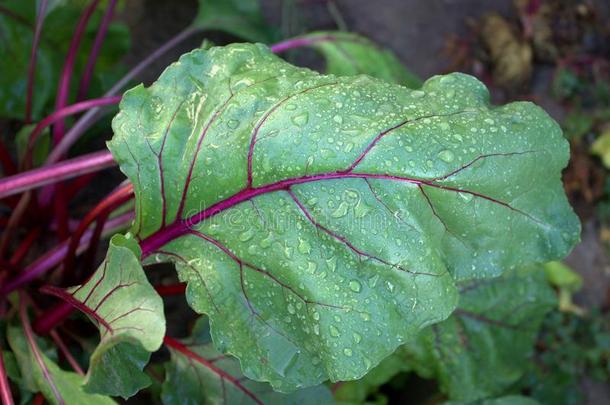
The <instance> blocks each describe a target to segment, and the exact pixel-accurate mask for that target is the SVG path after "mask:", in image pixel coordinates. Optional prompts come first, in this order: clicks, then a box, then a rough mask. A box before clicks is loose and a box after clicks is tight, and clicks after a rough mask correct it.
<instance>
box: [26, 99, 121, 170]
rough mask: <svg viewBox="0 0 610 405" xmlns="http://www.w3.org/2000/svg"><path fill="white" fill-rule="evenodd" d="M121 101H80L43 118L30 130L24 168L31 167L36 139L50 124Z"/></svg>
mask: <svg viewBox="0 0 610 405" xmlns="http://www.w3.org/2000/svg"><path fill="white" fill-rule="evenodd" d="M119 101H121V96H115V97H102V98H94V99H92V100H87V101H81V102H80V103H75V104H72V105H69V106H67V107H64V108H62V109H60V110H57V111H55V112H53V113H52V114H51V115H49V116H47V117H45V118H44V119H43V120H42V121H40V122H39V123H38V124H37V125H36V127H34V129H33V130H32V133H31V134H30V137H29V140H28V146H27V149H26V152H25V155H24V158H23V161H24V166H25V167H30V166H31V159H32V153H33V149H34V145H35V143H36V139H38V137H39V136H40V134H41V133H42V131H43V130H44V129H45V128H46V127H48V126H49V125H51V124H54V123H55V122H57V121H59V120H61V119H62V118H64V117H67V116H69V115H73V114H77V113H79V112H81V111H85V110H91V108H95V107H101V106H106V105H110V104H118V103H119Z"/></svg>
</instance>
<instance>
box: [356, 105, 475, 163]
mask: <svg viewBox="0 0 610 405" xmlns="http://www.w3.org/2000/svg"><path fill="white" fill-rule="evenodd" d="M472 112H473V111H455V112H452V113H448V114H440V115H439V114H431V115H424V116H421V117H417V118H412V119H411V118H408V119H406V120H404V121H402V122H399V123H398V124H396V125H394V126H393V127H390V128H388V129H385V130H383V131H381V132H380V133H379V134H377V136H375V138H373V140H372V141H371V142H370V143H369V144H368V145H367V146H366V148H364V150H363V151H362V153H360V155H359V156H358V157H357V158H356V160H354V162H353V163H352V164H351V165H350V166H349V167H348V168H347V169H345V172H346V173H349V172H351V171H352V170H354V169H355V168H356V167H357V166H358V165H359V164H360V162H362V160H363V159H364V158H365V157H366V156H367V155H368V154H369V152H370V151H371V150H372V149H373V148H374V147H375V145H377V143H378V142H379V141H380V140H381V139H382V138H383V137H385V136H386V135H388V134H390V133H391V132H392V131H394V130H396V129H399V128H401V127H403V126H405V125H406V124H411V123H413V122H417V121H421V120H423V119H426V118H438V117H451V116H453V115H458V114H468V113H472Z"/></svg>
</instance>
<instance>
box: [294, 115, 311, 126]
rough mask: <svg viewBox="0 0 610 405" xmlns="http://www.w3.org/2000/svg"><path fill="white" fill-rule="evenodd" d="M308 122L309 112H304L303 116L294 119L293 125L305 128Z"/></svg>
mask: <svg viewBox="0 0 610 405" xmlns="http://www.w3.org/2000/svg"><path fill="white" fill-rule="evenodd" d="M308 121H309V113H308V112H304V113H302V114H299V115H295V116H294V117H292V123H293V124H294V125H296V126H297V127H304V126H305V125H306V124H307V122H308Z"/></svg>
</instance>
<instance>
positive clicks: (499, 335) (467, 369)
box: [402, 267, 556, 401]
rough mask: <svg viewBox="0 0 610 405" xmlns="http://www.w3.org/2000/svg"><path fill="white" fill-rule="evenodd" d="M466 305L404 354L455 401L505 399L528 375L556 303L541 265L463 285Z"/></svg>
mask: <svg viewBox="0 0 610 405" xmlns="http://www.w3.org/2000/svg"><path fill="white" fill-rule="evenodd" d="M460 287H461V295H460V305H459V307H458V309H457V310H456V311H455V313H454V314H453V315H452V316H451V317H450V318H449V319H448V320H446V321H444V322H441V323H439V324H437V325H434V326H432V327H430V328H428V329H426V331H424V332H422V334H421V335H420V336H419V338H418V340H417V342H416V343H415V344H407V345H405V346H403V348H402V351H403V352H402V353H403V356H404V357H405V358H406V359H410V360H407V361H409V362H410V363H411V364H412V365H413V367H414V368H415V370H416V371H417V372H418V373H420V374H421V375H423V376H425V377H435V378H437V379H438V380H439V382H440V384H441V389H442V391H443V392H446V393H447V394H448V395H449V397H450V398H452V399H459V400H465V401H474V400H478V399H481V398H486V397H490V396H495V395H499V394H501V393H502V392H504V390H505V389H506V388H507V387H509V386H510V385H511V384H513V383H514V382H515V381H517V380H518V379H519V378H520V377H521V375H522V374H523V373H524V372H525V370H526V368H527V364H528V359H529V356H530V354H531V352H532V350H533V346H534V342H535V338H536V336H537V333H538V329H539V326H540V323H541V322H542V320H543V318H544V315H545V314H546V313H547V312H548V311H549V310H550V309H552V308H553V307H554V306H555V305H556V300H555V296H554V294H553V291H552V289H551V288H550V287H549V285H548V284H547V283H546V280H545V275H544V272H543V270H542V269H541V268H540V267H529V268H523V269H521V270H518V271H511V272H508V273H506V274H505V275H503V276H501V277H499V278H496V279H491V280H478V281H471V282H465V283H462V284H461V286H460Z"/></svg>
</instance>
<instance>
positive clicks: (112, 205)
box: [64, 184, 133, 276]
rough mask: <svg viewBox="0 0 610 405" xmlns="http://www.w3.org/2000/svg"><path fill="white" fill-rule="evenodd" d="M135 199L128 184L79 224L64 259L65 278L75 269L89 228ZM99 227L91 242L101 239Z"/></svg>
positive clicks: (96, 207) (95, 230)
mask: <svg viewBox="0 0 610 405" xmlns="http://www.w3.org/2000/svg"><path fill="white" fill-rule="evenodd" d="M132 197H133V186H132V185H131V184H127V185H125V186H122V187H120V188H118V189H116V190H115V191H113V192H112V193H110V194H109V195H108V196H107V197H106V198H104V199H103V200H102V201H100V203H98V204H97V205H96V206H95V208H93V209H92V210H91V211H89V213H88V214H87V215H85V217H84V218H83V219H82V221H81V222H80V223H79V224H78V228H76V231H74V232H73V233H72V236H71V237H70V244H69V245H68V253H67V254H66V258H65V259H64V276H66V275H68V274H70V273H71V271H72V268H73V267H74V259H75V257H76V250H77V249H78V247H79V245H80V240H81V238H82V236H83V235H84V234H85V232H86V231H87V229H88V228H89V226H90V225H91V224H92V223H93V222H94V221H96V220H98V221H99V220H100V217H102V216H105V217H107V216H108V215H109V214H110V213H111V212H112V211H113V210H115V209H117V208H118V207H120V206H121V205H123V204H124V203H126V202H127V201H129V200H130V199H131V198H132ZM98 228H99V227H97V226H96V227H95V229H94V231H93V234H92V238H91V242H92V243H96V239H97V238H99V232H100V231H101V229H98Z"/></svg>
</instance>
